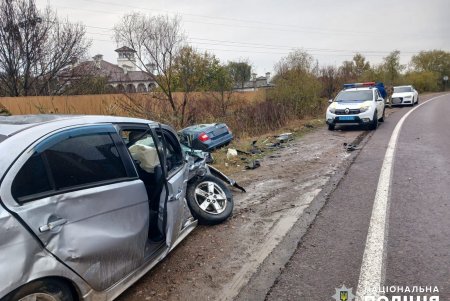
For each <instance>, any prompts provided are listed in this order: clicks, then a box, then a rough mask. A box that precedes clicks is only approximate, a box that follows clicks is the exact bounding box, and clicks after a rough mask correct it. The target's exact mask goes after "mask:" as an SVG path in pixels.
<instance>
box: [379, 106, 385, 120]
mask: <svg viewBox="0 0 450 301" xmlns="http://www.w3.org/2000/svg"><path fill="white" fill-rule="evenodd" d="M385 111H386V109H383V115H381V118H380V121H381V122H384V117H385V115H384V113H385Z"/></svg>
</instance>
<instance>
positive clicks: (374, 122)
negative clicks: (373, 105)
mask: <svg viewBox="0 0 450 301" xmlns="http://www.w3.org/2000/svg"><path fill="white" fill-rule="evenodd" d="M377 127H378V116H377V111H375V114H373V119H372V122H371V123H370V126H369V129H371V130H376V129H377Z"/></svg>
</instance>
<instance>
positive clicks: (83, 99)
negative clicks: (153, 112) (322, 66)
mask: <svg viewBox="0 0 450 301" xmlns="http://www.w3.org/2000/svg"><path fill="white" fill-rule="evenodd" d="M183 95H184V94H183V93H181V92H177V93H174V97H175V99H176V100H177V101H181V99H182V98H183ZM130 96H131V97H133V98H134V99H140V100H143V101H145V100H146V99H151V98H155V97H157V95H156V94H153V93H135V94H130ZM233 96H234V97H236V99H238V100H239V101H241V102H246V103H247V102H254V101H259V100H263V99H265V91H264V90H260V91H254V92H235V93H233ZM190 98H191V105H192V103H195V101H196V100H199V99H202V98H211V93H206V92H205V93H200V92H199V93H192V94H191V96H190ZM127 102H128V103H131V102H129V98H128V97H127V96H126V95H123V94H101V95H70V96H29V97H1V98H0V107H1V106H2V105H3V106H4V107H5V108H6V109H7V110H8V111H9V112H10V113H11V114H13V115H18V114H88V115H122V116H127V115H130V113H129V110H124V104H126V103H127Z"/></svg>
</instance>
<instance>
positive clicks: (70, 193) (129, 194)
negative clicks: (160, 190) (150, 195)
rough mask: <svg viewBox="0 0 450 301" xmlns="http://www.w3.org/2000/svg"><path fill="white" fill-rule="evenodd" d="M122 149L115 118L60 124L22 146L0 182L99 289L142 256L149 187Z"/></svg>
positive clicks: (10, 203) (34, 226) (52, 246)
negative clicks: (108, 122) (79, 124)
mask: <svg viewBox="0 0 450 301" xmlns="http://www.w3.org/2000/svg"><path fill="white" fill-rule="evenodd" d="M124 152H126V148H125V146H124V145H123V141H122V140H121V138H120V137H119V135H118V134H117V132H116V130H115V128H114V127H113V126H112V125H99V126H96V125H91V126H84V127H78V128H73V129H68V130H63V131H61V132H58V133H56V134H53V135H51V136H49V137H47V138H45V139H43V140H41V141H40V142H38V143H37V144H35V145H33V146H31V147H30V148H29V149H28V150H27V151H25V152H24V154H23V155H22V156H21V157H20V158H19V159H18V161H17V162H16V163H15V164H14V165H13V166H12V167H11V169H10V171H9V172H8V174H7V176H6V177H5V179H4V181H3V182H2V186H1V188H0V189H1V195H2V199H3V202H4V203H5V205H7V207H8V208H9V210H10V211H11V212H12V213H13V214H14V215H15V216H16V217H17V218H18V219H19V220H21V221H22V223H23V224H26V225H27V227H28V228H29V230H30V231H31V232H32V233H34V235H35V236H36V238H37V239H39V240H40V241H41V242H42V245H43V247H45V248H46V249H47V250H48V251H49V252H51V253H52V254H53V255H54V256H56V257H57V258H58V259H59V260H60V261H61V262H63V263H64V264H65V265H66V266H68V267H69V268H70V269H71V270H72V271H74V272H75V273H77V274H78V275H79V276H81V277H82V278H83V279H85V280H86V281H87V282H88V283H89V284H90V285H91V286H92V287H93V288H94V289H95V290H98V291H102V290H105V289H107V288H108V287H110V286H112V285H113V284H115V283H116V282H118V281H119V280H120V279H122V278H124V277H125V276H127V275H129V274H130V273H131V272H132V271H134V270H135V269H136V268H137V267H139V266H140V265H142V264H143V261H144V250H145V243H146V239H147V233H148V222H149V217H148V215H149V209H148V204H147V193H146V190H145V187H144V185H143V183H142V181H140V180H139V179H138V177H137V174H136V170H135V169H134V166H133V165H132V162H131V159H129V156H125V153H124ZM127 158H128V160H129V162H128V161H127V160H126V159H127Z"/></svg>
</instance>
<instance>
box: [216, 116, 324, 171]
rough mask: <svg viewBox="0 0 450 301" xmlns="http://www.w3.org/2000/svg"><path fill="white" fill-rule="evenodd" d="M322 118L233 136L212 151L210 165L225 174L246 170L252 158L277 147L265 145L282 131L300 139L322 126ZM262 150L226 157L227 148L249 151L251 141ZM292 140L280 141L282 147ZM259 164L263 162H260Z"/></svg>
mask: <svg viewBox="0 0 450 301" xmlns="http://www.w3.org/2000/svg"><path fill="white" fill-rule="evenodd" d="M324 122H325V121H324V119H320V118H307V119H301V120H300V119H297V120H292V121H291V122H289V123H288V124H287V125H286V126H284V127H281V128H280V129H278V130H276V131H270V132H267V133H264V134H262V135H258V136H246V137H240V138H235V139H234V140H233V141H232V142H231V143H230V144H229V145H228V146H224V147H222V148H220V149H217V150H215V151H214V152H212V155H213V158H214V162H213V163H212V165H213V166H214V167H216V168H218V169H219V170H221V171H222V172H223V173H225V174H227V175H233V174H236V173H238V172H240V171H244V170H246V167H245V166H246V165H247V164H248V163H249V162H251V161H252V160H262V159H264V157H267V156H269V155H271V154H272V153H273V152H274V151H276V150H277V148H268V147H267V145H268V144H269V145H270V144H273V143H276V142H277V140H276V137H277V136H278V135H280V134H282V133H292V138H293V141H294V140H297V139H300V138H301V137H303V136H304V135H305V134H307V133H310V132H312V131H314V130H316V129H318V128H321V127H323V126H324V124H325V123H324ZM253 141H257V142H256V143H255V145H256V147H257V148H258V149H260V150H261V151H262V152H261V153H259V154H243V153H238V155H237V156H235V157H231V158H227V152H228V149H229V148H231V149H236V150H240V151H244V152H249V151H250V150H251V149H252V142H253ZM290 143H292V141H288V142H286V143H282V144H281V145H282V146H283V147H289V144H290ZM261 164H264V163H263V162H261Z"/></svg>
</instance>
